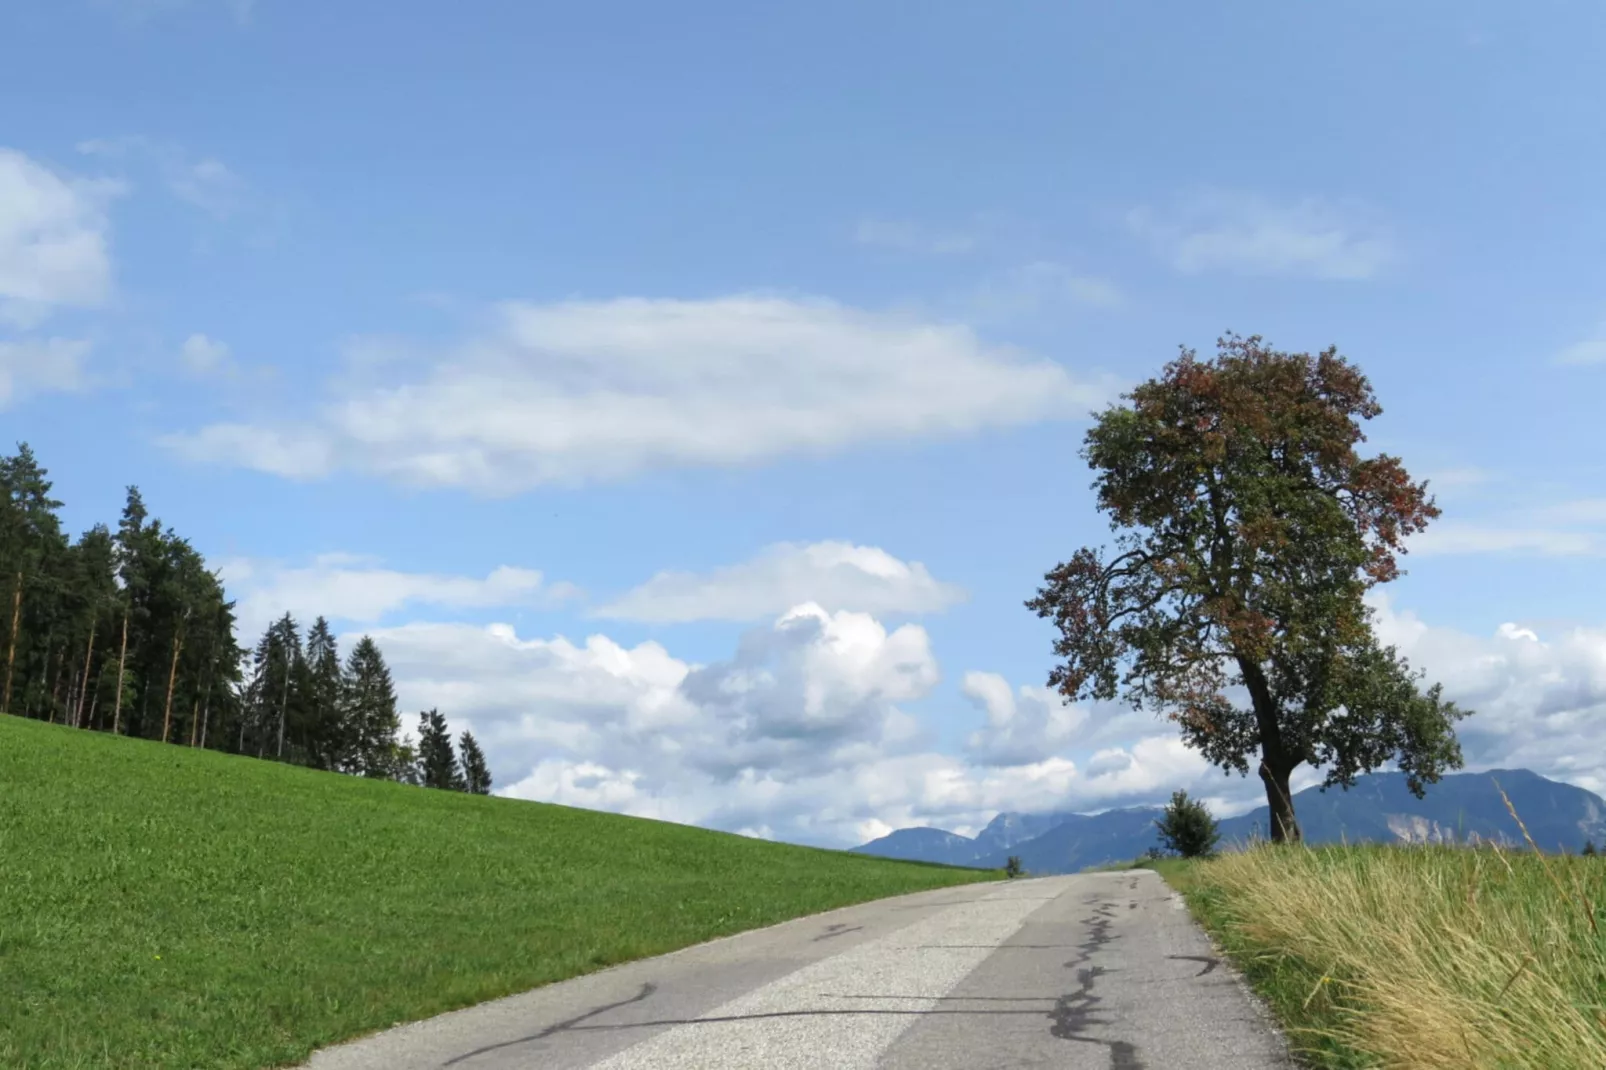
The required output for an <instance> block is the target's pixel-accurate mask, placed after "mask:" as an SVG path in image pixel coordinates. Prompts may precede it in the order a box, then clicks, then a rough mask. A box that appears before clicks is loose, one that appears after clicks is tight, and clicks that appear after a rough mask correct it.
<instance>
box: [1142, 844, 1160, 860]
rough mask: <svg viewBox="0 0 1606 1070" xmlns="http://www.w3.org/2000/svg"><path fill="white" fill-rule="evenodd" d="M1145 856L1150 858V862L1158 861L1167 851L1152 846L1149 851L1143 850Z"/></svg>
mask: <svg viewBox="0 0 1606 1070" xmlns="http://www.w3.org/2000/svg"><path fill="white" fill-rule="evenodd" d="M1143 857H1144V858H1146V859H1148V860H1149V861H1150V862H1157V861H1159V860H1160V859H1162V858H1164V857H1165V852H1164V851H1162V850H1160V848H1158V847H1151V848H1149V849H1148V850H1147V851H1144V852H1143Z"/></svg>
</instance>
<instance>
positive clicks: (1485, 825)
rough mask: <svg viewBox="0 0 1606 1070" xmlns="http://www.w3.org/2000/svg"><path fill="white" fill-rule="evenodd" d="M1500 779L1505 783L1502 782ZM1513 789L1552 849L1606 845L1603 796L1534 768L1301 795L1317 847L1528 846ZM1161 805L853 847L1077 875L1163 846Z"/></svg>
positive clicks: (894, 836) (1250, 816) (1255, 819)
mask: <svg viewBox="0 0 1606 1070" xmlns="http://www.w3.org/2000/svg"><path fill="white" fill-rule="evenodd" d="M1497 785H1498V787H1497ZM1502 788H1503V789H1505V792H1506V795H1507V796H1508V797H1509V798H1510V799H1511V803H1512V805H1513V806H1514V807H1515V808H1516V810H1517V813H1518V815H1520V816H1521V817H1522V820H1523V822H1524V823H1525V824H1526V825H1527V826H1528V833H1529V835H1531V836H1532V837H1533V839H1534V842H1535V843H1536V844H1538V845H1539V847H1540V849H1542V850H1545V851H1555V850H1565V851H1574V852H1576V851H1578V850H1581V849H1582V848H1583V846H1584V844H1585V842H1586V841H1594V842H1596V843H1597V844H1600V845H1602V846H1606V801H1603V800H1602V799H1601V797H1600V796H1598V795H1596V794H1594V793H1593V792H1590V791H1586V790H1584V789H1583V788H1580V787H1575V786H1573V785H1571V784H1563V783H1561V782H1559V781H1555V780H1549V779H1546V778H1545V777H1542V776H1540V775H1539V774H1537V773H1534V772H1531V771H1529V770H1527V769H1491V770H1488V771H1486V772H1482V773H1452V774H1450V775H1448V776H1446V777H1444V778H1443V779H1442V780H1440V781H1439V782H1438V783H1437V784H1430V785H1428V788H1427V796H1426V798H1423V799H1417V798H1415V797H1414V796H1412V795H1411V793H1410V790H1409V789H1408V788H1407V787H1406V785H1405V775H1404V774H1403V773H1371V774H1368V775H1365V776H1361V777H1358V778H1356V782H1355V786H1354V787H1353V788H1350V789H1349V790H1348V791H1345V790H1343V789H1342V788H1329V789H1327V790H1325V791H1324V790H1322V789H1321V788H1306V789H1305V790H1304V791H1301V792H1297V793H1295V795H1294V812H1295V814H1297V815H1298V817H1299V824H1300V828H1301V830H1302V831H1303V832H1304V835H1305V839H1306V841H1307V842H1309V843H1337V842H1349V843H1356V842H1380V843H1460V842H1467V841H1469V840H1473V839H1478V840H1494V841H1496V842H1498V843H1502V844H1513V845H1514V844H1519V843H1522V842H1523V838H1522V830H1521V829H1519V828H1518V827H1517V823H1516V822H1515V821H1514V820H1512V817H1511V814H1510V813H1509V812H1508V811H1507V810H1506V804H1505V803H1504V801H1502V800H1501V798H1500V789H1502ZM1161 813H1162V808H1161V807H1158V806H1139V807H1129V808H1126V809H1121V810H1106V811H1104V812H1103V813H1099V814H1076V813H1048V814H1021V813H1009V812H1006V813H1001V814H999V815H998V816H997V817H995V818H993V820H992V821H990V822H989V823H988V824H987V827H986V828H984V829H982V830H981V832H979V833H977V834H976V835H975V836H974V837H971V836H961V835H959V834H958V833H955V832H947V831H945V830H943V829H938V828H906V829H898V830H897V831H896V832H893V833H890V834H888V835H886V836H883V837H881V838H880V839H878V840H872V841H871V842H869V843H866V844H862V845H860V846H858V847H855V848H853V850H854V851H857V852H859V853H861V854H870V855H880V856H882V857H885V858H906V859H912V860H915V861H920V862H945V863H948V864H949V865H958V866H982V867H987V868H995V867H999V866H1002V865H1003V864H1004V862H1005V860H1006V859H1008V858H1009V856H1011V855H1017V856H1019V857H1020V860H1021V864H1022V866H1024V867H1025V869H1026V870H1027V871H1028V872H1031V873H1040V874H1048V873H1075V872H1076V871H1077V870H1080V869H1084V868H1086V867H1087V866H1097V865H1103V864H1105V863H1107V862H1120V861H1125V860H1127V859H1132V858H1137V857H1139V856H1140V855H1142V854H1143V853H1144V852H1145V851H1147V850H1148V849H1149V848H1150V847H1157V846H1159V842H1160V841H1159V837H1158V835H1157V833H1156V830H1155V825H1154V822H1155V821H1156V820H1157V819H1158V818H1159V817H1160V815H1161ZM1268 828H1269V811H1268V809H1267V808H1266V807H1264V806H1261V807H1258V808H1256V809H1254V810H1251V811H1249V812H1248V813H1247V814H1241V815H1239V816H1237V817H1230V818H1226V819H1223V820H1222V821H1221V822H1220V829H1221V839H1222V844H1223V846H1231V845H1233V844H1238V843H1244V842H1247V841H1248V840H1250V839H1251V838H1253V837H1256V836H1259V837H1264V836H1266V834H1267V830H1268Z"/></svg>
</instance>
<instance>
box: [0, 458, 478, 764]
mask: <svg viewBox="0 0 1606 1070" xmlns="http://www.w3.org/2000/svg"><path fill="white" fill-rule="evenodd" d="M51 489H52V484H51V481H50V479H49V478H48V473H47V471H46V470H45V468H43V467H42V466H41V465H40V464H39V462H38V460H37V459H36V458H35V456H34V454H33V451H32V450H31V449H29V447H28V445H27V444H26V443H22V444H19V445H18V447H17V452H16V454H15V455H12V456H0V590H3V591H4V592H5V597H4V600H3V601H0V628H4V632H3V634H4V635H5V648H4V650H3V652H0V656H3V658H4V661H3V663H0V678H3V682H0V713H8V714H14V715H17V716H22V717H30V718H35V719H38V720H45V721H49V722H52V723H56V724H63V725H70V726H72V727H76V728H81V729H85V730H94V731H103V732H111V733H113V734H116V735H124V736H134V737H137V738H141V739H150V740H160V741H161V742H163V743H171V744H178V745H182V746H189V747H202V748H206V749H210V750H218V751H224V752H227V753H231V754H242V755H249V756H252V757H256V758H264V759H271V760H274V761H283V762H290V763H293V764H296V765H304V766H309V767H311V768H314V769H324V770H329V771H331V772H341V773H348V774H352V775H356V776H365V777H377V778H383V779H388V780H397V781H401V782H403V783H408V784H417V785H421V786H424V787H433V788H443V789H447V790H454V791H468V792H474V793H476V794H486V793H488V792H489V791H490V789H491V774H490V771H489V769H488V768H487V764H486V760H485V754H484V751H483V750H482V749H481V748H480V745H479V743H478V742H477V741H476V740H475V739H474V736H473V735H472V734H471V733H469V732H466V731H465V732H464V733H462V735H461V736H460V737H459V739H458V740H457V741H456V743H455V744H454V742H453V740H452V737H451V734H450V732H449V731H448V730H447V727H446V720H445V718H444V717H443V716H442V715H441V714H440V712H439V711H437V710H427V711H424V712H422V713H420V714H419V723H418V735H417V739H416V740H413V739H409V738H406V737H404V736H403V735H402V730H401V729H402V726H401V718H400V715H399V713H398V711H397V708H396V691H395V687H394V684H393V682H392V680H391V675H390V669H389V668H388V667H387V666H386V664H385V658H384V655H383V654H381V653H380V650H379V646H378V644H377V643H375V642H374V641H373V639H372V638H371V637H369V636H366V635H365V636H362V637H361V638H360V639H358V640H357V642H356V643H355V644H354V645H353V646H352V648H351V651H350V653H349V654H347V655H346V656H345V657H344V658H342V656H341V652H340V649H339V645H338V643H337V642H336V639H335V636H334V634H333V632H332V631H331V630H330V628H329V623H328V621H326V620H325V619H324V618H323V617H321V616H320V617H318V618H317V619H316V620H315V621H314V622H313V624H312V626H311V627H310V628H307V629H306V631H305V634H303V632H302V629H301V627H300V626H299V625H298V624H297V622H296V621H295V619H294V618H293V617H292V616H291V615H290V614H288V613H286V614H285V615H284V616H283V617H280V618H279V619H278V620H277V621H275V622H274V623H273V624H271V625H269V626H268V628H267V630H266V631H265V632H263V634H262V636H261V638H260V639H258V640H257V642H256V643H255V645H254V646H252V647H250V648H246V647H244V646H242V645H241V644H240V642H239V640H238V638H237V637H236V620H235V612H234V610H235V606H234V603H233V602H232V601H230V600H229V598H228V596H227V594H226V592H225V591H224V589H223V584H222V581H221V580H220V579H219V578H218V575H217V574H216V573H215V572H212V571H210V570H209V569H208V568H207V567H206V562H205V560H204V559H203V557H202V556H201V554H200V553H199V552H198V551H197V550H196V549H195V548H194V547H193V546H191V545H190V543H189V542H188V541H187V540H185V539H183V538H182V537H180V536H179V535H178V534H177V533H176V532H175V531H174V530H173V529H172V528H171V527H164V526H163V524H162V523H161V521H160V520H157V519H154V518H152V517H151V516H150V514H149V511H148V510H147V508H146V506H145V502H144V500H143V498H142V497H141V496H140V492H139V489H138V488H137V487H134V486H130V487H129V488H128V496H127V499H126V501H125V503H124V505H123V511H122V515H121V517H120V518H119V519H118V522H117V526H116V528H115V529H112V528H110V527H108V526H107V525H105V524H96V525H94V526H93V527H91V528H90V529H89V530H88V531H86V532H84V533H83V534H82V535H80V536H79V537H78V539H77V540H76V541H74V540H72V539H71V538H70V537H69V536H68V535H67V533H66V532H65V530H64V528H63V526H62V522H61V517H60V510H61V508H62V503H61V502H59V501H57V500H56V499H54V498H52V497H51Z"/></svg>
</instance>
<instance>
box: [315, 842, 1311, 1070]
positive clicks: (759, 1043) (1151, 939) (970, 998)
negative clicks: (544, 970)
mask: <svg viewBox="0 0 1606 1070" xmlns="http://www.w3.org/2000/svg"><path fill="white" fill-rule="evenodd" d="M1290 1065H1292V1064H1291V1063H1290V1062H1289V1060H1288V1056H1287V1053H1286V1046H1285V1044H1284V1042H1283V1040H1282V1038H1281V1037H1280V1035H1279V1034H1277V1033H1276V1032H1275V1031H1274V1030H1273V1029H1272V1028H1271V1027H1270V1025H1269V1022H1268V1020H1267V1018H1266V1017H1265V1015H1264V1013H1263V1012H1262V1011H1261V1010H1260V1009H1259V1008H1258V1007H1257V1006H1256V1005H1255V1004H1254V1002H1253V1001H1252V1000H1251V999H1250V997H1249V995H1248V993H1247V991H1246V990H1245V989H1244V987H1243V985H1242V984H1241V982H1240V981H1239V980H1238V979H1237V978H1236V977H1235V975H1234V974H1233V973H1232V972H1231V971H1230V970H1229V969H1228V968H1227V967H1226V966H1225V965H1224V964H1222V963H1221V962H1220V961H1218V960H1217V958H1216V957H1215V955H1214V954H1213V952H1212V950H1211V947H1210V943H1209V941H1208V940H1207V939H1206V938H1205V936H1204V935H1203V933H1201V932H1200V931H1199V930H1198V928H1197V927H1195V926H1194V924H1193V923H1192V921H1191V920H1190V919H1189V917H1188V914H1187V911H1186V909H1185V908H1183V906H1182V903H1181V901H1180V900H1179V899H1178V898H1177V897H1176V896H1175V895H1174V894H1173V893H1172V892H1171V891H1170V890H1169V889H1168V888H1167V887H1166V885H1165V883H1164V882H1163V881H1161V879H1160V878H1159V877H1158V876H1157V875H1156V874H1154V873H1152V872H1150V871H1147V870H1137V871H1133V872H1125V873H1096V874H1080V875H1076V876H1069V877H1045V878H1040V879H1034V880H1017V881H1011V882H1008V883H1000V884H978V885H969V886H966V887H961V888H947V889H942V890H939V891H934V892H922V893H919V894H916V895H908V896H902V897H899V898H896V899H886V900H881V901H879V902H874V903H866V904H863V905H860V906H856V907H848V908H846V909H843V910H837V911H833V912H831V913H829V914H821V915H816V916H814V917H809V918H799V919H797V920H795V921H790V922H786V923H785V924H782V925H777V926H774V927H771V928H768V929H761V930H757V931H754V932H749V933H743V934H741V935H738V936H733V937H729V938H727V939H724V940H718V941H715V942H713V943H709V944H702V945H699V946H697V947H693V948H687V949H685V950H683V951H678V952H675V953H674V954H670V955H664V956H661V957H658V958H653V959H645V960H642V961H639V962H633V963H629V964H626V965H623V966H619V967H615V968H613V969H609V970H605V971H602V972H600V973H595V974H591V975H589V976H586V977H580V978H576V979H575V980H572V981H565V982H562V983H560V984H554V985H549V986H547V987H545V988H540V989H536V990H534V991H532V992H527V993H523V994H521V995H517V996H512V997H509V998H507V999H503V1000H498V1001H496V1002H494V1003H487V1004H482V1005H480V1006H477V1007H471V1008H468V1009H466V1010H461V1011H456V1012H454V1013H451V1014H446V1015H442V1016H440V1017H438V1018H433V1019H430V1020H429V1021H425V1022H417V1023H413V1024H410V1025H405V1026H401V1027H398V1028H396V1029H392V1030H389V1031H387V1032H385V1033H381V1034H378V1035H376V1036H372V1037H369V1038H366V1039H364V1040H359V1041H355V1042H352V1043H350V1044H345V1045H341V1046H339V1047H335V1048H329V1049H327V1050H325V1051H321V1052H319V1053H317V1054H316V1055H314V1056H313V1058H312V1060H311V1061H310V1062H309V1063H307V1064H306V1066H307V1067H308V1068H310V1070H415V1068H416V1070H442V1068H452V1070H514V1068H518V1070H524V1068H531V1070H535V1068H540V1070H579V1068H582V1067H584V1068H590V1070H647V1068H650V1067H651V1068H657V1067H662V1068H666V1070H668V1068H674V1070H719V1068H736V1067H742V1068H749V1067H751V1068H756V1070H801V1068H805V1067H807V1068H817V1070H872V1068H876V1070H980V1068H993V1067H1000V1068H1001V1067H1070V1068H1087V1070H1095V1068H1096V1070H1105V1068H1110V1070H1184V1068H1186V1070H1217V1068H1220V1070H1226V1068H1232V1070H1262V1068H1270V1067H1288V1066H1290Z"/></svg>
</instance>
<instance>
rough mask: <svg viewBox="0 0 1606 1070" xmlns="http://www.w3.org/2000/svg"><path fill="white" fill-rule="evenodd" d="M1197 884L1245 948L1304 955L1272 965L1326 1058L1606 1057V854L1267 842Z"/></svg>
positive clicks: (1297, 1024)
mask: <svg viewBox="0 0 1606 1070" xmlns="http://www.w3.org/2000/svg"><path fill="white" fill-rule="evenodd" d="M1507 805H1508V806H1509V802H1508V804H1507ZM1513 816H1515V815H1513ZM1524 834H1525V835H1526V830H1524ZM1185 890H1186V891H1187V893H1188V897H1189V899H1190V901H1192V902H1194V903H1195V905H1196V909H1197V910H1198V911H1199V912H1200V914H1201V916H1202V918H1203V920H1205V921H1206V923H1207V925H1209V926H1210V927H1211V928H1212V929H1213V930H1215V931H1217V933H1218V936H1221V937H1223V938H1224V939H1223V942H1224V943H1225V944H1226V945H1227V946H1228V948H1229V950H1232V951H1234V952H1235V953H1236V955H1237V956H1238V957H1240V958H1241V957H1244V956H1247V957H1249V958H1251V959H1253V958H1255V957H1257V956H1258V957H1260V958H1261V960H1262V962H1263V963H1264V962H1265V961H1267V960H1268V959H1269V958H1275V957H1278V956H1281V957H1284V958H1287V959H1289V960H1291V961H1294V962H1297V963H1298V964H1299V966H1298V968H1297V969H1292V970H1289V969H1278V968H1275V967H1273V968H1271V969H1269V970H1262V971H1261V972H1262V976H1263V977H1266V978H1270V979H1271V983H1272V985H1273V986H1276V985H1281V986H1282V987H1283V990H1282V991H1281V992H1277V991H1273V992H1270V993H1268V994H1269V995H1270V996H1271V997H1272V1002H1273V1003H1274V1005H1277V1004H1280V1005H1281V1006H1279V1007H1278V1009H1279V1011H1280V1012H1282V1015H1283V1017H1284V1018H1285V1024H1286V1025H1288V1026H1289V1031H1290V1034H1291V1035H1292V1036H1293V1038H1294V1040H1295V1041H1296V1043H1299V1042H1301V1041H1304V1042H1305V1043H1307V1044H1309V1045H1310V1046H1311V1047H1313V1048H1323V1049H1326V1051H1327V1056H1326V1057H1325V1058H1324V1060H1323V1061H1325V1062H1327V1063H1328V1065H1369V1066H1379V1067H1389V1068H1402V1070H1403V1068H1412V1070H1439V1068H1444V1070H1451V1068H1455V1070H1463V1068H1479V1070H1483V1068H1490V1067H1499V1068H1510V1070H1574V1068H1576V1070H1603V1068H1606V939H1603V937H1602V934H1601V932H1600V931H1599V929H1600V927H1601V925H1602V924H1606V918H1603V917H1602V916H1601V915H1600V913H1599V908H1600V907H1602V906H1603V905H1606V857H1601V858H1581V857H1571V856H1546V855H1542V854H1540V853H1539V852H1538V851H1536V850H1530V851H1521V852H1515V851H1511V850H1502V849H1500V848H1498V847H1494V846H1489V845H1485V846H1480V847H1472V848H1468V847H1454V846H1422V847H1396V846H1378V845H1369V846H1345V847H1336V846H1335V847H1318V848H1305V847H1271V846H1266V845H1261V846H1255V847H1252V848H1251V849H1249V850H1246V851H1243V852H1240V853H1236V854H1228V855H1224V856H1221V857H1219V858H1217V859H1214V860H1212V861H1209V862H1206V863H1202V864H1199V865H1197V866H1194V867H1192V868H1191V870H1190V872H1189V873H1188V875H1187V877H1186V880H1185ZM1296 978H1297V979H1298V982H1297V983H1298V984H1299V985H1300V986H1301V987H1305V986H1307V985H1308V988H1309V991H1308V992H1305V993H1297V992H1295V991H1292V990H1290V986H1291V984H1292V983H1293V982H1294V979H1296ZM1313 978H1314V982H1313V981H1312V979H1313ZM1346 1049H1347V1051H1346ZM1335 1052H1337V1053H1338V1054H1337V1055H1334V1054H1333V1053H1335Z"/></svg>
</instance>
